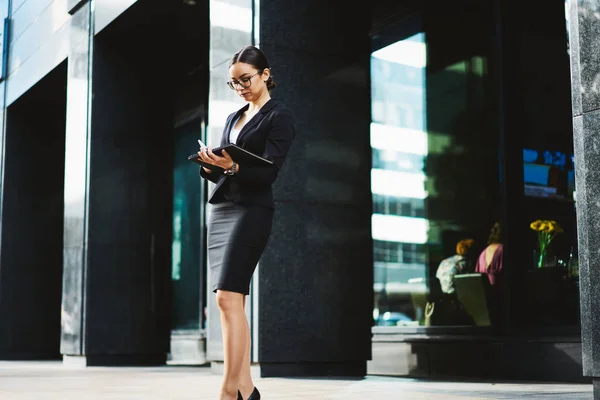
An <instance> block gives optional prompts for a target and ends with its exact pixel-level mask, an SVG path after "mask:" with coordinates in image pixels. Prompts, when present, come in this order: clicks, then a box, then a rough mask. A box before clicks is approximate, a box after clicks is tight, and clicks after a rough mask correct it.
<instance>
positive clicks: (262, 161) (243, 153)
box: [188, 143, 273, 172]
mask: <svg viewBox="0 0 600 400" xmlns="http://www.w3.org/2000/svg"><path fill="white" fill-rule="evenodd" d="M223 150H225V151H226V152H227V153H228V154H229V156H230V157H231V159H232V160H233V161H235V162H236V163H238V164H240V165H271V164H273V161H271V160H267V159H266V158H263V157H260V156H257V155H256V154H254V153H251V152H249V151H248V150H244V149H242V148H241V147H239V146H237V145H235V144H232V143H230V144H227V145H225V146H221V147H215V148H214V149H213V153H215V154H216V155H219V156H220V155H222V151H223ZM188 160H190V161H191V162H194V163H196V164H198V165H201V166H203V167H206V168H208V169H210V170H213V171H218V172H223V168H221V167H216V166H214V165H211V164H206V163H205V162H203V161H202V160H200V158H199V157H198V153H194V154H192V155H190V156H189V157H188Z"/></svg>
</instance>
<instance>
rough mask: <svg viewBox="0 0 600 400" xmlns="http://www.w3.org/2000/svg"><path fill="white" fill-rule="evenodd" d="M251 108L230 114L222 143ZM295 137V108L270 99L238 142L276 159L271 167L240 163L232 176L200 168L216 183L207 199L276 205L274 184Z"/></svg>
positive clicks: (242, 145) (248, 125) (205, 175)
mask: <svg viewBox="0 0 600 400" xmlns="http://www.w3.org/2000/svg"><path fill="white" fill-rule="evenodd" d="M248 107H249V104H247V105H245V106H244V107H242V108H241V109H239V110H238V111H236V112H234V113H232V114H230V115H229V116H228V117H227V121H226V123H225V128H224V129H223V136H222V137H221V146H224V145H226V144H228V143H230V142H229V132H230V131H231V128H232V125H233V122H234V121H236V120H237V117H238V116H239V115H241V114H242V113H243V112H244V111H246V110H247V109H248ZM295 136H296V122H295V118H294V115H293V113H292V111H291V110H290V109H289V108H287V107H286V106H285V105H284V104H283V103H282V102H280V101H278V100H275V99H270V100H269V101H267V102H266V103H265V104H264V105H263V106H262V108H261V109H260V110H259V111H258V113H257V114H256V115H255V116H254V117H252V118H251V119H250V121H248V122H247V123H246V125H244V127H243V128H242V130H241V131H240V133H239V136H238V139H237V142H236V144H237V145H238V146H239V147H241V148H243V149H245V150H248V151H250V152H252V153H254V154H257V155H259V156H262V157H264V158H266V159H268V160H271V161H273V164H271V165H268V166H256V165H244V164H240V166H239V171H238V173H237V174H235V175H233V176H227V175H223V174H219V173H218V172H215V171H213V172H211V173H207V172H206V171H204V169H203V168H200V175H202V177H204V178H206V179H208V180H210V181H212V182H214V183H216V184H217V186H216V187H215V189H214V190H213V192H212V194H211V195H210V198H209V200H208V202H209V203H211V204H215V203H220V202H223V201H233V202H235V203H244V204H260V205H264V206H267V207H271V208H273V207H274V203H273V189H272V185H273V182H275V180H276V179H277V175H278V174H279V170H280V169H281V167H282V166H283V163H284V161H285V158H286V156H287V154H288V150H289V149H290V146H291V144H292V141H293V139H294V137H295ZM234 161H235V160H234Z"/></svg>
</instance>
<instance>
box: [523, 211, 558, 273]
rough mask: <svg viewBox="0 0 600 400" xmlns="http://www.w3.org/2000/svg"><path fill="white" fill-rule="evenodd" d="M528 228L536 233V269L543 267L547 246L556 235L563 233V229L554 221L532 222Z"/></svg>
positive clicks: (539, 220) (541, 220) (540, 220)
mask: <svg viewBox="0 0 600 400" xmlns="http://www.w3.org/2000/svg"><path fill="white" fill-rule="evenodd" d="M529 227H530V228H531V229H532V230H533V231H535V232H537V240H538V245H539V247H540V257H539V259H538V262H537V266H538V268H541V267H543V266H544V260H545V259H546V255H547V254H548V246H550V243H552V240H553V239H554V238H555V237H556V235H557V234H559V233H561V232H563V229H562V228H561V226H560V225H559V224H558V222H556V221H552V220H545V219H538V220H535V221H533V222H532V223H531V224H530V225H529Z"/></svg>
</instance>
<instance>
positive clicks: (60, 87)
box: [0, 63, 66, 359]
mask: <svg viewBox="0 0 600 400" xmlns="http://www.w3.org/2000/svg"><path fill="white" fill-rule="evenodd" d="M65 67H66V63H62V64H60V66H58V67H57V68H56V69H55V70H54V71H52V72H50V73H49V74H48V75H46V77H44V78H43V79H42V80H41V81H40V82H38V83H37V84H36V85H35V86H34V87H33V88H31V89H30V90H28V91H27V92H26V93H24V94H23V95H22V96H21V97H20V98H19V99H17V100H16V101H15V102H14V103H12V104H11V105H10V107H9V108H8V110H7V121H6V158H5V162H4V171H3V172H4V174H3V175H4V194H3V196H2V197H3V202H2V210H3V213H2V222H1V225H2V240H1V249H0V358H3V359H30V358H35V359H47V358H58V357H59V356H60V353H59V343H60V298H61V280H62V264H63V262H62V248H63V242H62V239H63V235H62V230H63V224H62V222H63V215H62V213H63V178H64V146H65V142H64V140H65V134H64V132H65V101H66V93H65V83H66V68H65Z"/></svg>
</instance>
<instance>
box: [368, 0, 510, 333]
mask: <svg viewBox="0 0 600 400" xmlns="http://www.w3.org/2000/svg"><path fill="white" fill-rule="evenodd" d="M482 7H483V6H482ZM460 10H462V11H460ZM465 10H468V12H469V13H470V14H469V15H467V14H466V12H467V11H465ZM445 11H446V10H443V9H439V10H437V11H436V15H425V14H423V22H424V23H423V26H427V27H428V28H427V29H420V30H418V31H415V32H413V33H411V34H408V35H406V34H404V35H397V37H396V39H397V40H396V41H390V43H387V44H385V45H384V46H382V47H381V48H378V49H376V50H375V51H374V52H373V53H372V55H371V97H372V124H371V147H372V152H373V153H372V171H371V182H372V184H371V185H372V186H371V189H372V196H373V215H372V235H373V240H374V242H373V243H374V244H373V245H374V262H375V265H374V274H375V279H374V292H375V309H374V321H375V325H379V326H429V325H433V326H435V325H447V326H448V325H449V326H465V325H468V326H489V325H492V324H493V323H494V318H496V316H497V315H498V312H497V307H499V305H500V304H501V302H500V301H499V299H495V297H496V296H499V295H497V294H496V293H500V292H501V291H500V290H498V289H494V288H495V287H496V288H498V287H499V286H500V285H501V279H498V280H495V279H493V278H494V277H495V276H493V275H494V274H492V273H489V274H488V273H487V272H491V270H486V271H484V273H481V272H479V273H478V272H477V271H476V266H477V261H478V259H480V255H482V257H483V260H484V261H483V263H484V264H485V265H483V268H484V269H485V268H488V267H490V266H492V268H496V269H497V272H498V274H499V275H501V273H500V271H501V270H502V262H501V260H502V259H501V255H502V246H501V245H499V244H500V243H497V242H495V243H492V246H491V247H488V245H489V243H488V241H489V239H490V236H491V235H490V233H491V232H492V230H493V229H492V228H493V227H494V226H495V223H496V222H497V221H499V219H500V211H501V203H502V200H501V198H502V196H501V193H500V180H499V168H498V166H499V158H498V157H499V156H498V135H497V126H496V124H495V122H494V121H495V118H496V114H495V112H494V110H495V107H494V105H493V103H494V98H495V97H494V94H493V91H492V90H490V87H491V86H492V85H491V79H490V74H489V58H490V57H489V53H490V49H491V44H492V43H493V42H492V40H491V39H490V35H489V34H486V28H484V26H485V24H486V21H487V23H490V24H491V22H490V15H491V10H488V9H484V8H482V9H477V7H475V9H473V8H466V7H458V6H456V7H453V9H452V11H451V12H453V13H455V14H457V15H454V16H452V17H450V16H448V15H447V14H446V13H445ZM461 13H462V14H464V15H462V14H461ZM449 20H454V21H456V22H449ZM470 21H475V22H473V24H470ZM467 25H468V26H469V27H468V28H466V26H467ZM492 250H493V251H492ZM498 259H499V260H500V262H498ZM492 261H493V262H492ZM480 268H481V267H480ZM494 271H496V270H495V269H494Z"/></svg>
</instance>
